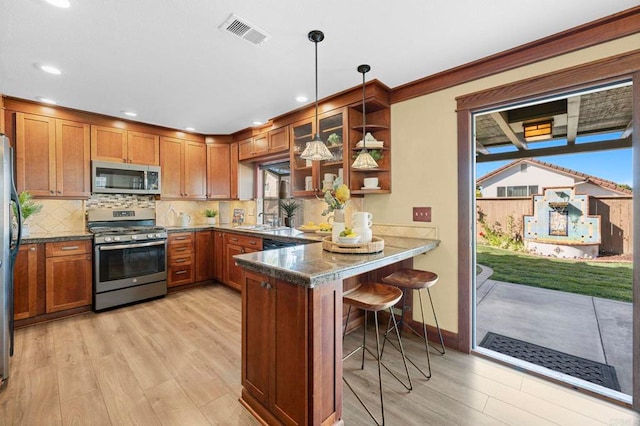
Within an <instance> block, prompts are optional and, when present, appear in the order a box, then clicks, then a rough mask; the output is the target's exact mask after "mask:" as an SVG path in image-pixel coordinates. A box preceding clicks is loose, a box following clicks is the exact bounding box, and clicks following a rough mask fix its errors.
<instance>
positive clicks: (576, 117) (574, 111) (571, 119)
mask: <svg viewBox="0 0 640 426" xmlns="http://www.w3.org/2000/svg"><path fill="white" fill-rule="evenodd" d="M580 99H581V96H571V97H570V98H568V99H567V145H574V144H575V143H576V137H577V136H578V121H580Z"/></svg>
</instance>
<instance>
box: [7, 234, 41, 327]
mask: <svg viewBox="0 0 640 426" xmlns="http://www.w3.org/2000/svg"><path fill="white" fill-rule="evenodd" d="M13 277H14V279H13V319H14V320H21V319H26V318H31V317H35V316H36V315H37V314H38V303H37V297H38V244H23V245H21V246H20V248H19V250H18V256H17V257H16V263H15V266H14V269H13Z"/></svg>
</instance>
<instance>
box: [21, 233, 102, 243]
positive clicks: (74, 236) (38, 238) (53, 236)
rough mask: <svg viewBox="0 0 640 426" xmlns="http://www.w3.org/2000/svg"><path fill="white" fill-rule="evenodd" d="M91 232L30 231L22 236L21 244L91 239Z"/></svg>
mask: <svg viewBox="0 0 640 426" xmlns="http://www.w3.org/2000/svg"><path fill="white" fill-rule="evenodd" d="M91 239H93V234H92V233H90V232H87V231H64V232H31V233H30V234H29V236H28V237H23V238H22V244H38V243H55V242H58V241H71V240H91Z"/></svg>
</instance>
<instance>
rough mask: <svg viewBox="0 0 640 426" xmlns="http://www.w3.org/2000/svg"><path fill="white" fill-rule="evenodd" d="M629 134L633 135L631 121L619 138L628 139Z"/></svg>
mask: <svg viewBox="0 0 640 426" xmlns="http://www.w3.org/2000/svg"><path fill="white" fill-rule="evenodd" d="M631 133H633V120H631V121H630V122H629V124H628V125H627V128H626V129H624V132H622V135H621V136H620V138H628V137H629V136H631Z"/></svg>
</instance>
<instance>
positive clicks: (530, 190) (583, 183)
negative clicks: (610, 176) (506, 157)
mask: <svg viewBox="0 0 640 426" xmlns="http://www.w3.org/2000/svg"><path fill="white" fill-rule="evenodd" d="M476 185H477V186H479V187H480V188H481V191H482V198H514V197H529V196H531V195H534V194H540V193H542V190H543V189H544V188H555V187H574V186H575V189H576V193H580V194H588V195H594V196H600V197H629V196H631V190H629V189H627V188H624V187H621V186H619V185H618V184H616V183H615V182H611V181H609V180H606V179H602V178H599V177H596V176H591V175H588V174H586V173H582V172H577V171H575V170H571V169H567V168H564V167H560V166H556V165H555V164H551V163H545V162H543V161H539V160H535V159H530V158H527V159H521V160H516V161H513V162H511V163H509V164H507V165H505V166H503V167H500V168H498V169H496V170H494V171H492V172H490V173H487V174H486V175H484V176H482V177H481V178H479V179H478V180H477V182H476Z"/></svg>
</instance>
